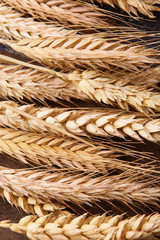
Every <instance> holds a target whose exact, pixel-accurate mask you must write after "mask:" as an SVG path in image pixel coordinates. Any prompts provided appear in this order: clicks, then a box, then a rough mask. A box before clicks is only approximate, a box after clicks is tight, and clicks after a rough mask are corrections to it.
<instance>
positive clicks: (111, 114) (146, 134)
mask: <svg viewBox="0 0 160 240" xmlns="http://www.w3.org/2000/svg"><path fill="white" fill-rule="evenodd" d="M4 103H5V104H7V105H8V106H12V107H14V108H16V109H19V110H23V112H24V113H27V114H30V115H32V116H33V117H34V119H33V120H32V119H28V118H26V117H23V116H22V115H20V114H19V113H16V112H14V111H11V110H8V109H5V107H3V105H2V107H0V125H1V126H7V127H11V128H15V129H17V126H18V128H19V129H22V130H25V131H32V132H35V131H37V132H50V133H52V134H53V129H52V128H51V129H49V128H46V126H45V125H44V126H43V125H42V124H41V125H39V124H37V123H36V121H35V119H37V121H38V119H40V120H43V121H44V123H48V124H50V125H51V126H53V128H54V129H56V127H57V126H58V129H62V130H64V131H67V132H70V133H72V134H75V135H77V136H88V135H90V136H94V135H98V136H102V137H109V136H116V137H121V138H125V137H126V136H130V137H131V138H133V139H136V140H138V141H142V139H143V138H145V139H147V140H148V141H152V142H156V141H159V140H160V136H159V134H160V120H159V114H157V115H150V117H147V116H145V115H143V114H140V113H136V112H130V113H127V112H125V111H120V110H116V109H115V110H112V109H107V108H101V109H99V110H96V109H95V108H93V109H87V108H86V109H85V108H84V109H82V110H81V109H79V110H78V109H74V108H73V109H66V108H65V109H63V108H48V107H41V108H39V107H34V105H33V104H31V105H29V104H28V105H18V104H16V103H15V102H11V101H10V102H9V101H8V102H4ZM1 104H3V102H1V103H0V106H1ZM1 132H2V134H3V131H1ZM55 134H57V137H58V135H59V133H58V132H55ZM59 136H60V135H59Z"/></svg>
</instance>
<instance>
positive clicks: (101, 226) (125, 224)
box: [0, 211, 160, 240]
mask: <svg viewBox="0 0 160 240" xmlns="http://www.w3.org/2000/svg"><path fill="white" fill-rule="evenodd" d="M0 227H4V228H10V229H11V230H12V231H14V232H18V233H22V234H25V235H27V236H28V238H29V239H31V240H38V239H46V240H50V239H61V240H67V239H71V240H79V239H81V240H87V239H88V240H95V239H102V240H112V239H114V240H122V239H126V240H134V239H157V238H155V236H159V234H160V215H159V214H158V213H155V214H153V215H148V216H146V215H136V216H134V217H131V218H124V219H123V216H122V215H116V216H106V215H105V214H103V215H99V216H94V215H93V216H91V217H88V216H87V215H86V214H83V215H80V216H78V217H77V216H75V215H72V214H70V213H69V212H63V211H62V212H61V213H56V212H55V213H53V214H52V215H51V214H50V215H45V216H42V217H39V218H38V217H37V216H33V215H30V216H26V217H23V218H21V219H20V221H19V223H10V222H9V221H1V222H0Z"/></svg>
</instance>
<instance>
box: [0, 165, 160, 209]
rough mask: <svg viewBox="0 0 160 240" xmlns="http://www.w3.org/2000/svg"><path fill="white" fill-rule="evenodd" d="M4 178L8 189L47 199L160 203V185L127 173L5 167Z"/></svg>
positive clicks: (59, 200) (78, 201)
mask: <svg viewBox="0 0 160 240" xmlns="http://www.w3.org/2000/svg"><path fill="white" fill-rule="evenodd" d="M0 179H1V182H0V187H1V188H2V189H4V190H7V191H14V192H16V193H17V194H20V195H23V196H27V197H33V198H38V199H42V200H43V201H46V202H50V201H51V199H56V200H57V201H58V202H61V203H63V204H64V202H72V203H76V204H79V205H81V204H83V203H85V204H92V203H93V202H96V201H99V200H105V201H111V200H117V201H122V202H123V203H126V204H127V203H129V204H132V203H133V202H135V201H136V202H140V203H147V204H156V201H158V197H160V189H159V188H158V187H157V188H156V187H151V186H150V184H149V182H150V181H148V182H147V183H141V182H138V181H136V182H134V181H133V180H131V178H124V176H123V175H116V176H110V177H106V176H102V177H92V176H82V175H78V174H69V173H65V172H62V173H60V172H54V173H51V172H48V171H45V170H43V171H40V170H39V171H38V170H24V171H22V170H15V169H7V168H1V171H0ZM115 183H116V184H115Z"/></svg>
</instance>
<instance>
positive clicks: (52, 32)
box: [0, 3, 77, 40]
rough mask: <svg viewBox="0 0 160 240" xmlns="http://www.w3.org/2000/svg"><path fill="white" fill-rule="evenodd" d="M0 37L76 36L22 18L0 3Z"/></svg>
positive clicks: (68, 31)
mask: <svg viewBox="0 0 160 240" xmlns="http://www.w3.org/2000/svg"><path fill="white" fill-rule="evenodd" d="M0 15H1V19H0V36H1V37H2V38H3V39H5V38H6V39H15V40H20V39H23V38H26V37H27V38H31V39H34V38H37V37H49V36H50V37H51V36H59V37H60V36H63V37H64V36H67V35H74V34H76V32H77V31H76V30H67V29H65V28H64V27H57V26H56V25H53V24H49V23H48V22H38V21H35V20H34V18H33V17H28V18H26V17H22V14H21V13H19V12H18V11H16V10H13V9H12V7H10V6H8V5H5V4H4V3H0Z"/></svg>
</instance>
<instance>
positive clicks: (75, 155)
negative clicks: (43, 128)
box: [0, 128, 156, 178]
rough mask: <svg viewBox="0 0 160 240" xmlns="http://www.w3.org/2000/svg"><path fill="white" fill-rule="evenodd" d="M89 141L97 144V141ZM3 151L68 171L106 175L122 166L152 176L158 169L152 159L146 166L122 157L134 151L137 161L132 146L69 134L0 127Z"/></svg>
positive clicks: (17, 157)
mask: <svg viewBox="0 0 160 240" xmlns="http://www.w3.org/2000/svg"><path fill="white" fill-rule="evenodd" d="M88 141H89V143H92V144H94V141H91V140H88ZM0 152H3V153H5V154H7V155H9V156H11V157H14V158H16V160H17V161H20V162H23V163H25V164H30V165H31V166H43V167H44V168H47V169H50V170H52V171H54V170H56V169H58V168H60V169H62V170H66V171H68V172H69V171H71V170H75V171H83V172H86V173H88V174H89V173H95V174H96V173H101V174H104V175H105V174H107V172H108V171H112V170H120V171H127V172H133V173H134V172H137V173H138V172H139V173H140V172H141V174H142V175H144V176H148V177H151V173H153V172H154V173H156V169H155V170H153V169H152V165H150V164H151V163H150V162H149V163H148V168H147V169H146V168H145V166H143V164H140V163H134V162H133V163H132V162H131V163H129V162H128V163H126V162H125V161H123V160H120V159H119V156H128V155H133V157H134V158H135V161H136V160H137V161H138V158H140V156H134V152H132V150H130V152H129V153H128V151H127V150H126V149H121V148H118V147H113V146H108V142H106V145H104V146H103V145H102V144H99V145H98V143H96V144H95V146H93V147H90V146H89V145H88V144H85V143H82V142H80V141H77V140H74V139H71V138H67V137H59V136H57V135H53V134H38V133H31V132H25V131H20V130H14V129H10V128H0ZM145 157H146V156H145V155H144V158H145ZM10 160H11V159H10ZM153 160H154V159H153ZM139 162H141V161H140V160H139ZM60 169H59V170H60ZM153 178H154V177H153Z"/></svg>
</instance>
